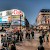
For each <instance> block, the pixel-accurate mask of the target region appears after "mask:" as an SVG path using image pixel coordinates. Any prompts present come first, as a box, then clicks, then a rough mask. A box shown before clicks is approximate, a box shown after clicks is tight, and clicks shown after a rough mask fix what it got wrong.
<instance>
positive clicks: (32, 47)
mask: <svg viewBox="0 0 50 50" xmlns="http://www.w3.org/2000/svg"><path fill="white" fill-rule="evenodd" d="M38 46H39V41H37V40H33V39H31V40H29V41H24V42H22V43H20V44H17V45H16V48H17V50H37V48H38ZM43 46H44V47H45V50H50V42H49V43H47V42H44V43H43Z"/></svg>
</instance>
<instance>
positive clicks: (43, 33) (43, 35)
mask: <svg viewBox="0 0 50 50" xmlns="http://www.w3.org/2000/svg"><path fill="white" fill-rule="evenodd" d="M44 37H45V32H44V30H43V29H42V38H43V41H44V42H45V38H44Z"/></svg>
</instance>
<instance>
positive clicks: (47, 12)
mask: <svg viewBox="0 0 50 50" xmlns="http://www.w3.org/2000/svg"><path fill="white" fill-rule="evenodd" d="M36 23H37V29H44V30H45V29H49V28H50V9H41V10H40V12H39V14H38V17H37V19H36Z"/></svg>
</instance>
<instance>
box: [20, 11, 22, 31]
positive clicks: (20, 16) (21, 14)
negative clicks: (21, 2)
mask: <svg viewBox="0 0 50 50" xmlns="http://www.w3.org/2000/svg"><path fill="white" fill-rule="evenodd" d="M22 16H23V14H22V12H21V11H20V32H21V17H22Z"/></svg>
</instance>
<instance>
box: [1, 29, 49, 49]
mask: <svg viewBox="0 0 50 50" xmlns="http://www.w3.org/2000/svg"><path fill="white" fill-rule="evenodd" d="M6 33H7V32H6ZM35 33H37V32H36V30H33V29H29V30H23V31H21V30H18V31H16V32H11V33H9V34H6V35H5V37H6V38H4V37H3V35H1V37H2V40H1V41H2V43H3V48H2V50H3V49H4V47H6V49H7V48H9V50H16V43H18V42H23V40H25V39H31V38H32V39H34V34H35ZM30 35H31V36H30ZM45 36H46V40H47V42H49V31H48V30H46V31H44V30H41V35H40V36H39V43H40V46H42V47H43V42H45ZM8 46H9V47H8ZM10 46H11V47H10ZM40 46H39V47H40ZM39 47H38V50H39ZM13 48H14V49H13ZM7 50H8V49H7Z"/></svg>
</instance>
